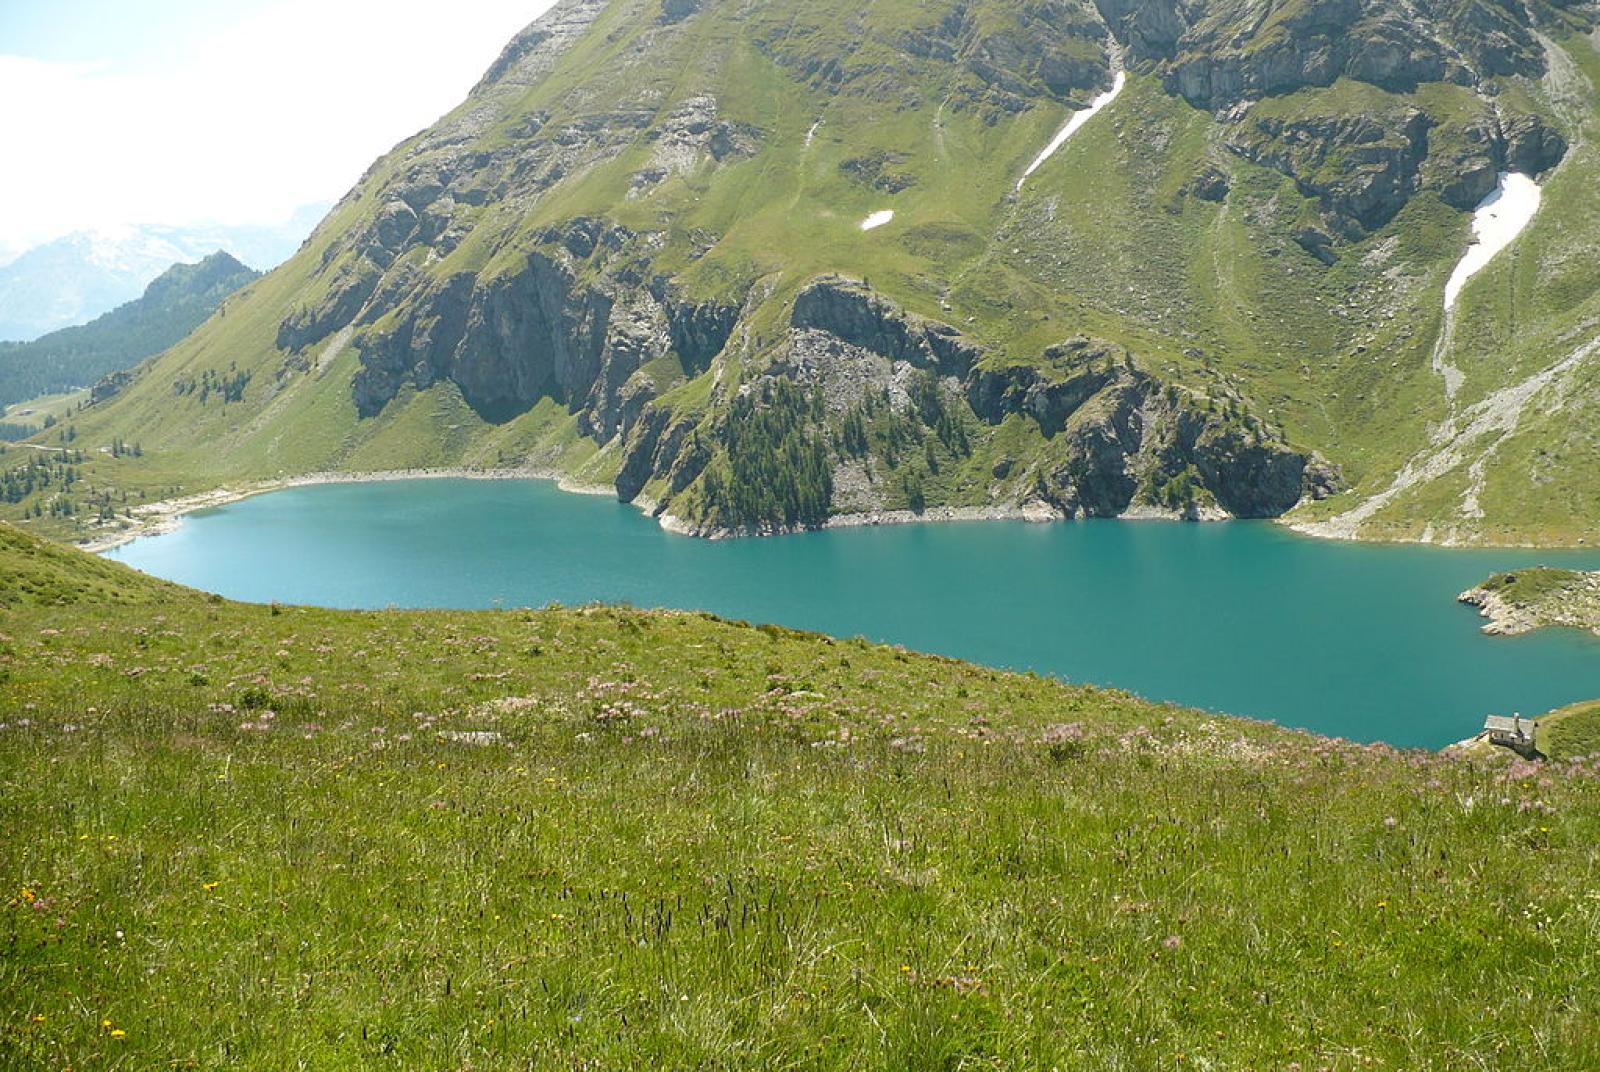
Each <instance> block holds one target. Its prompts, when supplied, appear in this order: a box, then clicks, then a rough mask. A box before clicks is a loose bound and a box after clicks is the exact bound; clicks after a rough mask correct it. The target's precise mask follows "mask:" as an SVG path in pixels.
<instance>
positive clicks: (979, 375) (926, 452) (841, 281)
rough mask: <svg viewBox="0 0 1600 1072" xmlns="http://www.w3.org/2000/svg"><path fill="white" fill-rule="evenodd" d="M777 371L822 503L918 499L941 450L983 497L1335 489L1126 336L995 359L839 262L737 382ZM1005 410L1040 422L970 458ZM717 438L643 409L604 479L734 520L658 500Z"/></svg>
mask: <svg viewBox="0 0 1600 1072" xmlns="http://www.w3.org/2000/svg"><path fill="white" fill-rule="evenodd" d="M777 381H782V382H785V383H792V384H797V385H799V386H800V387H801V388H802V390H803V391H804V392H807V395H808V397H810V398H811V399H812V400H813V403H812V409H811V411H810V412H809V415H808V416H805V417H804V419H803V423H804V432H803V433H802V434H803V436H804V437H805V438H806V440H807V441H808V442H809V443H811V444H812V445H814V446H815V447H816V448H817V449H818V450H821V451H823V452H824V453H825V455H826V457H827V459H828V465H829V467H830V468H831V480H830V484H831V486H832V487H833V488H834V489H835V490H834V504H833V505H834V509H835V511H836V512H863V511H873V510H882V509H894V508H901V507H903V506H909V508H911V509H914V510H915V509H920V508H921V505H920V504H919V503H916V502H909V503H907V502H904V501H902V493H903V492H904V489H905V487H906V485H907V481H914V482H915V484H916V485H917V486H920V485H921V484H922V483H923V482H924V481H927V480H929V479H930V477H931V475H932V474H931V473H930V472H929V469H930V468H931V467H937V466H938V465H939V464H941V463H940V462H939V461H938V460H937V459H938V458H939V457H941V456H942V455H944V454H950V455H952V457H951V459H950V461H949V462H947V463H944V464H948V465H954V466H962V465H966V467H967V468H968V469H974V468H975V471H977V472H980V473H981V474H982V476H983V477H984V478H985V483H986V489H985V492H984V494H983V495H982V496H981V501H982V503H983V504H984V505H986V506H990V507H994V506H1004V507H1012V508H1017V509H1022V508H1035V512H1038V510H1039V509H1041V508H1042V509H1043V510H1046V511H1048V512H1053V513H1055V514H1057V515H1058V516H1063V517H1116V516H1119V515H1122V514H1124V513H1127V512H1129V511H1130V510H1132V509H1135V508H1141V507H1143V508H1149V509H1153V510H1157V511H1160V512H1163V513H1168V514H1171V515H1174V516H1188V517H1201V516H1234V517H1275V516H1277V515H1278V514H1281V513H1283V512H1284V511H1286V510H1288V509H1290V508H1291V507H1293V506H1294V505H1295V504H1297V503H1298V502H1300V501H1301V500H1302V499H1304V498H1307V497H1311V498H1322V497H1324V496H1326V495H1329V494H1332V493H1333V492H1334V491H1337V490H1339V488H1340V487H1341V486H1342V484H1341V480H1340V477H1339V474H1338V472H1337V470H1335V469H1334V468H1333V467H1331V466H1329V465H1328V464H1327V463H1326V462H1325V461H1323V460H1322V459H1320V458H1318V457H1316V456H1315V455H1314V454H1312V453H1311V452H1308V451H1303V450H1297V449H1295V448H1293V447H1291V446H1290V445H1289V444H1288V443H1287V442H1286V441H1285V440H1284V438H1283V436H1282V434H1281V433H1280V432H1278V431H1277V430H1275V429H1273V428H1272V427H1270V426H1269V425H1268V424H1266V423H1265V422H1263V421H1261V420H1260V419H1259V418H1258V417H1256V416H1255V415H1254V414H1253V413H1251V412H1250V407H1249V406H1248V404H1247V403H1246V402H1245V400H1244V399H1242V398H1241V397H1239V396H1238V395H1237V394H1236V393H1234V392H1231V391H1228V390H1226V389H1225V388H1219V389H1218V391H1217V392H1216V394H1215V395H1200V394H1197V393H1195V392H1193V391H1190V390H1186V389H1183V388H1180V387H1178V386H1176V385H1173V384H1169V383H1165V382H1163V381H1162V380H1160V379H1159V378H1158V377H1156V376H1155V375H1153V374H1151V373H1150V372H1149V371H1147V370H1146V369H1144V368H1143V367H1141V366H1140V365H1139V364H1138V363H1137V361H1136V359H1135V358H1134V356H1133V355H1132V354H1130V353H1128V352H1127V351H1126V350H1124V349H1122V348H1120V347H1117V346H1114V345H1111V344H1108V343H1105V342H1100V341H1096V340H1091V339H1088V338H1086V337H1081V336H1080V337H1077V338H1074V339H1072V340H1069V341H1068V342H1066V343H1063V344H1061V345H1059V346H1055V347H1051V348H1050V349H1048V350H1046V351H1045V352H1044V353H1043V354H1042V355H1037V356H1036V357H1035V358H1034V359H1031V360H1029V361H1026V362H1012V361H1007V360H1006V359H1005V358H1004V357H1003V356H1001V355H999V354H994V353H991V352H989V351H988V350H986V349H985V348H984V347H983V346H982V345H980V344H979V343H977V342H975V341H974V340H972V339H970V338H967V337H965V336H964V335H962V333H961V332H960V331H959V330H958V329H956V328H955V327H953V326H951V325H949V324H945V323H942V322H939V321H936V320H932V319H929V318H926V317H922V316H918V315H916V314H914V313H909V312H907V311H905V310H903V309H902V308H900V307H899V306H898V305H897V304H896V303H894V302H892V301H890V300H888V299H886V298H884V297H883V296H882V295H879V294H876V293H875V292H873V291H872V289H871V288H869V287H868V286H866V285H865V284H863V283H861V282H858V281H855V280H851V279H847V278H844V277H840V276H825V277H822V278H819V279H816V280H814V281H812V282H811V283H810V284H809V285H807V286H806V287H805V288H804V289H803V290H802V291H801V292H800V294H799V295H798V297H797V298H796V299H795V302H794V307H793V312H792V314H791V316H790V319H789V336H788V338H787V340H786V342H785V345H784V347H783V351H782V353H781V354H780V355H779V356H778V358H777V359H776V360H775V362H774V363H773V364H772V366H770V367H769V368H768V369H767V371H766V372H765V373H764V375H763V376H762V377H760V378H758V379H756V380H755V381H753V382H752V384H750V385H749V386H748V387H747V389H746V392H747V394H748V395H750V396H756V397H762V396H763V394H764V392H765V387H766V385H769V384H772V383H775V382H777ZM1013 419H1017V420H1021V421H1023V422H1025V423H1026V424H1028V425H1029V426H1031V427H1033V428H1035V429H1036V430H1037V432H1038V433H1039V434H1040V435H1041V436H1042V438H1043V444H1042V446H1041V448H1040V449H1039V450H1038V451H1037V452H1035V454H1034V455H1033V456H1032V457H1030V458H1028V459H1026V460H1018V459H1013V458H1006V457H1000V458H997V459H996V460H995V461H993V462H992V463H985V464H977V463H975V462H972V461H969V459H978V460H979V461H980V462H981V461H984V460H985V459H987V457H988V452H987V450H986V448H987V447H988V446H989V445H990V443H991V441H992V440H993V439H994V436H995V432H996V430H997V429H998V427H999V426H1001V425H1003V424H1005V423H1006V422H1007V421H1010V420H1013ZM885 429H887V431H885ZM723 438H725V436H724V435H723V433H722V430H721V429H720V428H719V426H718V423H717V422H715V421H714V422H712V423H711V424H710V425H709V426H707V428H706V429H705V431H704V434H702V433H701V430H700V428H699V427H698V426H697V425H696V424H695V423H694V422H692V421H685V420H676V421H674V420H673V419H672V418H671V417H670V416H669V415H668V414H667V412H666V411H664V410H654V411H652V412H651V413H649V414H648V415H647V416H646V417H645V419H644V420H643V421H642V422H641V423H640V425H639V428H638V434H637V435H635V436H634V437H632V438H631V439H630V441H629V444H628V448H627V460H626V462H625V464H624V467H623V477H622V478H621V479H619V481H618V490H619V492H620V493H621V495H622V497H623V498H624V499H629V498H632V497H633V496H634V495H635V494H637V493H638V492H639V491H640V490H641V489H642V488H643V487H644V486H645V485H646V484H647V483H649V482H650V481H652V480H656V479H662V478H665V479H667V481H668V486H667V491H666V495H665V497H664V498H663V499H661V500H660V501H658V502H657V504H656V508H657V510H658V511H673V512H675V513H680V516H681V517H682V518H683V519H684V520H686V521H687V522H688V523H689V528H690V529H691V530H692V531H698V532H702V533H719V532H724V531H729V530H732V531H740V530H741V529H742V527H743V526H741V525H739V524H731V523H730V522H729V520H728V519H726V518H723V517H720V516H718V515H717V513H716V512H715V511H710V512H707V511H705V510H704V509H703V504H701V503H698V502H693V501H691V502H687V503H681V502H678V501H677V500H676V498H675V497H676V496H678V495H679V494H680V493H681V492H683V491H684V490H685V489H686V488H688V487H689V486H690V484H691V483H692V482H693V481H694V480H696V479H697V478H699V477H700V475H701V474H702V473H704V472H705V470H706V468H707V466H708V465H710V464H711V463H712V462H713V461H714V460H715V459H716V456H717V455H716V450H715V444H716V443H717V442H719V441H720V440H721V439H723ZM936 441H937V443H938V445H937V446H935V445H933V444H934V443H935V442H936ZM916 446H922V447H923V448H924V449H923V450H917V449H914V448H915V447H916ZM925 459H931V462H930V461H927V460H925Z"/></svg>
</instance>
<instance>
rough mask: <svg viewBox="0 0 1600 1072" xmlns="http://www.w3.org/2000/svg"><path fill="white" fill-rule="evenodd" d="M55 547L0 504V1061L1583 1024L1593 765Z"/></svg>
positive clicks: (667, 1057) (1038, 1055)
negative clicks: (209, 579)
mask: <svg viewBox="0 0 1600 1072" xmlns="http://www.w3.org/2000/svg"><path fill="white" fill-rule="evenodd" d="M3 531H5V530H0V532H3ZM89 561H90V560H87V559H85V558H83V556H80V555H77V554H76V553H73V552H66V551H60V550H55V549H50V548H46V547H43V546H41V545H39V544H38V543H37V541H33V540H31V539H29V538H27V537H21V536H17V535H15V534H9V535H8V537H7V539H6V541H5V542H4V543H3V544H0V575H5V576H8V577H20V578H23V584H22V587H23V588H25V589H26V590H27V591H29V592H31V593H32V595H30V596H28V597H27V598H25V599H13V600H10V601H8V602H7V604H6V609H5V610H0V674H3V675H4V676H5V681H4V685H3V691H0V722H3V723H4V728H3V729H0V827H3V829H5V830H6V831H7V832H8V836H7V837H6V838H5V839H0V881H3V883H4V891H3V893H0V947H3V948H4V949H5V950H6V955H5V956H4V957H3V958H0V1053H3V1054H5V1055H6V1058H5V1064H6V1067H15V1068H20V1069H34V1068H40V1069H42V1068H60V1067H65V1066H68V1065H70V1066H71V1067H73V1068H77V1069H98V1068H118V1067H140V1068H144V1067H158V1066H168V1065H173V1066H177V1067H213V1066H217V1065H221V1064H228V1065H230V1066H232V1067H241V1068H261V1069H269V1068H270V1069H280V1068H288V1067H302V1066H303V1067H341V1068H380V1067H383V1068H392V1067H430V1068H466V1067H472V1068H531V1067H564V1068H571V1067H579V1066H582V1067H687V1066H696V1067H721V1068H732V1067H744V1068H785V1067H806V1068H816V1067H838V1066H843V1065H847V1064H851V1065H857V1066H862V1067H875V1068H876V1067H901V1068H936V1067H937V1068H1001V1067H1006V1068H1014V1067H1052V1066H1054V1067H1098V1068H1168V1069H1180V1068H1190V1067H1207V1066H1208V1065H1209V1066H1210V1067H1221V1068H1244V1067H1257V1068H1267V1067H1274V1068H1281V1067H1289V1066H1290V1062H1294V1061H1298V1062H1300V1063H1301V1065H1302V1067H1307V1068H1321V1067H1327V1068H1336V1069H1344V1068H1352V1069H1353V1068H1372V1067H1391V1068H1410V1069H1419V1068H1440V1069H1445V1068H1460V1067H1463V1066H1481V1067H1494V1066H1500V1065H1503V1064H1505V1063H1507V1062H1509V1061H1511V1060H1515V1061H1517V1062H1518V1063H1519V1064H1522V1065H1525V1066H1527V1067H1535V1068H1572V1069H1578V1068H1588V1067H1593V1066H1594V1064H1595V1063H1596V1061H1600V1021H1597V1018H1596V1009H1595V1006H1594V1004H1593V1002H1592V1001H1590V1000H1589V997H1590V996H1592V994H1593V993H1595V991H1596V988H1597V986H1600V978H1597V973H1600V966H1597V965H1596V963H1595V960H1594V958H1593V955H1592V951H1591V950H1590V949H1589V941H1590V936H1591V935H1592V934H1593V932H1594V928H1595V927H1596V926H1597V925H1600V900H1597V899H1596V898H1595V897H1594V895H1593V893H1592V890H1593V887H1594V876H1595V870H1596V865H1597V850H1596V848H1595V846H1596V845H1600V781H1597V780H1596V777H1595V776H1596V773H1597V770H1596V768H1593V767H1591V766H1587V765H1573V766H1569V767H1567V768H1563V769H1562V770H1559V771H1557V770H1544V769H1539V768H1533V767H1529V766H1522V765H1517V766H1507V765H1506V764H1504V763H1494V764H1477V763H1473V762H1468V761H1463V760H1452V759H1447V758H1445V757H1442V756H1437V755H1431V754H1426V753H1405V754H1400V753H1395V752H1393V751H1391V750H1389V749H1385V748H1382V747H1373V748H1366V747H1356V746H1351V745H1346V744H1342V743H1338V742H1330V741H1326V740H1321V739H1318V738H1313V737H1310V736H1307V735H1304V734H1297V733H1289V732H1285V731H1280V730H1278V729H1275V728H1273V727H1270V726H1267V725H1263V724H1258V723H1250V722H1243V721H1236V720H1231V719H1224V718H1216V717H1211V716H1205V715H1201V714H1199V713H1195V712H1189V711H1185V710H1182V709H1178V708H1172V707H1158V706H1154V705H1150V704H1147V703H1144V702H1142V701H1139V700H1137V699H1135V698H1133V697H1130V696H1127V695H1125V694H1120V693H1115V692H1106V691H1100V690H1093V689H1081V688H1071V687H1067V686H1064V685H1061V684H1059V683H1056V682H1053V681H1049V680H1045V679H1040V678H1036V677H1031V676H1023V675H1014V674H1003V673H998V672H994V671H990V670H985V669H982V668H979V667H974V666H970V665H967V664H962V663H958V662H954V661H950V660H943V659H934V658H928V657H922V656H916V655H911V654H908V653H905V652H903V651H899V650H896V649H892V648H888V647H882V646H877V645H871V644H867V643H865V642H861V641H836V640H829V639H827V638H823V637H818V636H813V635H806V634H799V633H793V632H790V631H787V630H782V629H773V628H754V627H750V626H747V625H742V624H739V623H729V622H724V621H719V620H717V619H714V618H711V617H709V616H705V615H694V614H672V613H646V612H639V611H633V610H628V609H622V608H585V609H579V610H560V609H552V610H545V611H537V612H527V611H505V612H480V613H448V612H417V613H411V612H407V613H390V612H386V613H377V614H362V613H348V612H334V611H322V610H312V609H303V608H269V607H259V606H243V605H238V604H232V603H227V602H223V601H220V600H214V599H208V598H207V597H204V596H201V595H199V594H198V593H190V592H186V591H184V590H182V589H175V588H173V587H171V586H167V585H157V584H154V583H150V582H146V581H143V580H141V579H139V578H138V576H137V575H135V574H132V573H131V572H130V571H127V570H125V569H122V568H120V567H116V566H114V565H111V564H107V563H101V564H99V565H100V566H103V567H104V570H105V572H103V573H102V572H101V571H100V570H98V569H96V570H95V571H94V576H95V577H96V580H95V581H94V582H93V583H94V584H95V585H101V584H103V585H105V586H106V588H107V589H108V594H107V598H119V599H122V600H125V601H127V602H128V603H131V604H136V605H134V606H126V605H125V606H123V607H120V608H118V607H111V606H108V605H103V604H95V603H89V604H85V603H76V604H74V605H71V606H65V607H64V606H60V605H57V604H59V603H60V602H61V601H62V600H63V598H65V599H68V600H71V599H74V598H76V597H75V596H74V595H73V589H72V587H71V586H70V585H66V586H65V587H63V582H62V581H61V579H60V578H61V574H62V573H63V572H65V573H67V574H69V575H70V574H71V573H72V571H73V570H74V569H82V570H83V571H84V572H85V573H86V574H87V573H88V572H89V565H88V563H89ZM84 583H85V584H88V583H90V582H88V581H85V582H84Z"/></svg>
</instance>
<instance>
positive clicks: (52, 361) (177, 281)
mask: <svg viewBox="0 0 1600 1072" xmlns="http://www.w3.org/2000/svg"><path fill="white" fill-rule="evenodd" d="M259 277H260V273H259V272H256V271H253V270H251V269H249V268H246V267H245V266H244V265H242V264H240V263H239V262H238V261H236V260H234V259H233V258H232V257H231V256H229V255H228V254H226V253H223V252H217V253H213V254H212V255H211V256H209V257H207V258H205V259H204V260H202V261H200V262H199V263H198V264H178V265H174V266H173V267H171V268H169V269H167V270H166V271H165V272H163V273H162V274H161V276H160V277H159V278H157V279H156V280H155V281H154V282H152V283H151V284H150V285H149V286H148V287H146V288H145V292H144V295H143V297H140V298H137V299H135V300H133V301H131V302H128V303H126V304H124V305H120V306H118V307H117V308H116V309H113V310H112V311H111V312H109V313H106V314H105V315H103V316H100V317H97V318H96V319H94V320H92V321H90V322H89V323H87V324H84V325H81V326H79V327H75V328H63V329H62V330H60V331H56V332H52V333H51V334H49V335H46V336H44V337H43V338H40V339H35V340H34V341H33V342H28V343H0V407H4V406H6V405H8V404H10V403H13V402H22V401H26V400H27V399H30V398H37V397H38V396H40V395H50V394H59V393H61V392H63V391H67V390H70V389H72V388H74V387H88V386H90V385H92V384H94V383H96V382H97V381H99V380H100V379H101V377H103V376H106V375H108V374H111V373H116V372H121V371H123V370H124V369H131V368H132V367H133V366H135V365H137V364H138V363H139V362H141V361H143V360H144V359H145V358H147V357H150V356H152V355H154V354H159V353H160V352H161V351H163V350H165V349H167V348H168V347H169V346H171V345H172V344H174V343H176V342H178V341H179V340H181V339H182V338H183V337H184V336H186V335H188V334H189V333H190V332H191V331H193V330H194V329H195V328H197V327H198V326H200V324H201V323H203V322H204V321H205V319H206V318H207V317H209V316H210V315H211V314H212V313H213V312H215V311H216V309H217V306H219V305H221V304H222V301H223V299H225V298H227V297H228V295H230V294H232V293H233V292H234V291H236V290H238V289H239V288H240V287H242V286H244V285H245V284H246V283H250V282H252V281H253V280H255V279H257V278H259ZM111 386H112V385H111V384H108V385H107V387H108V388H109V387H111Z"/></svg>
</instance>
